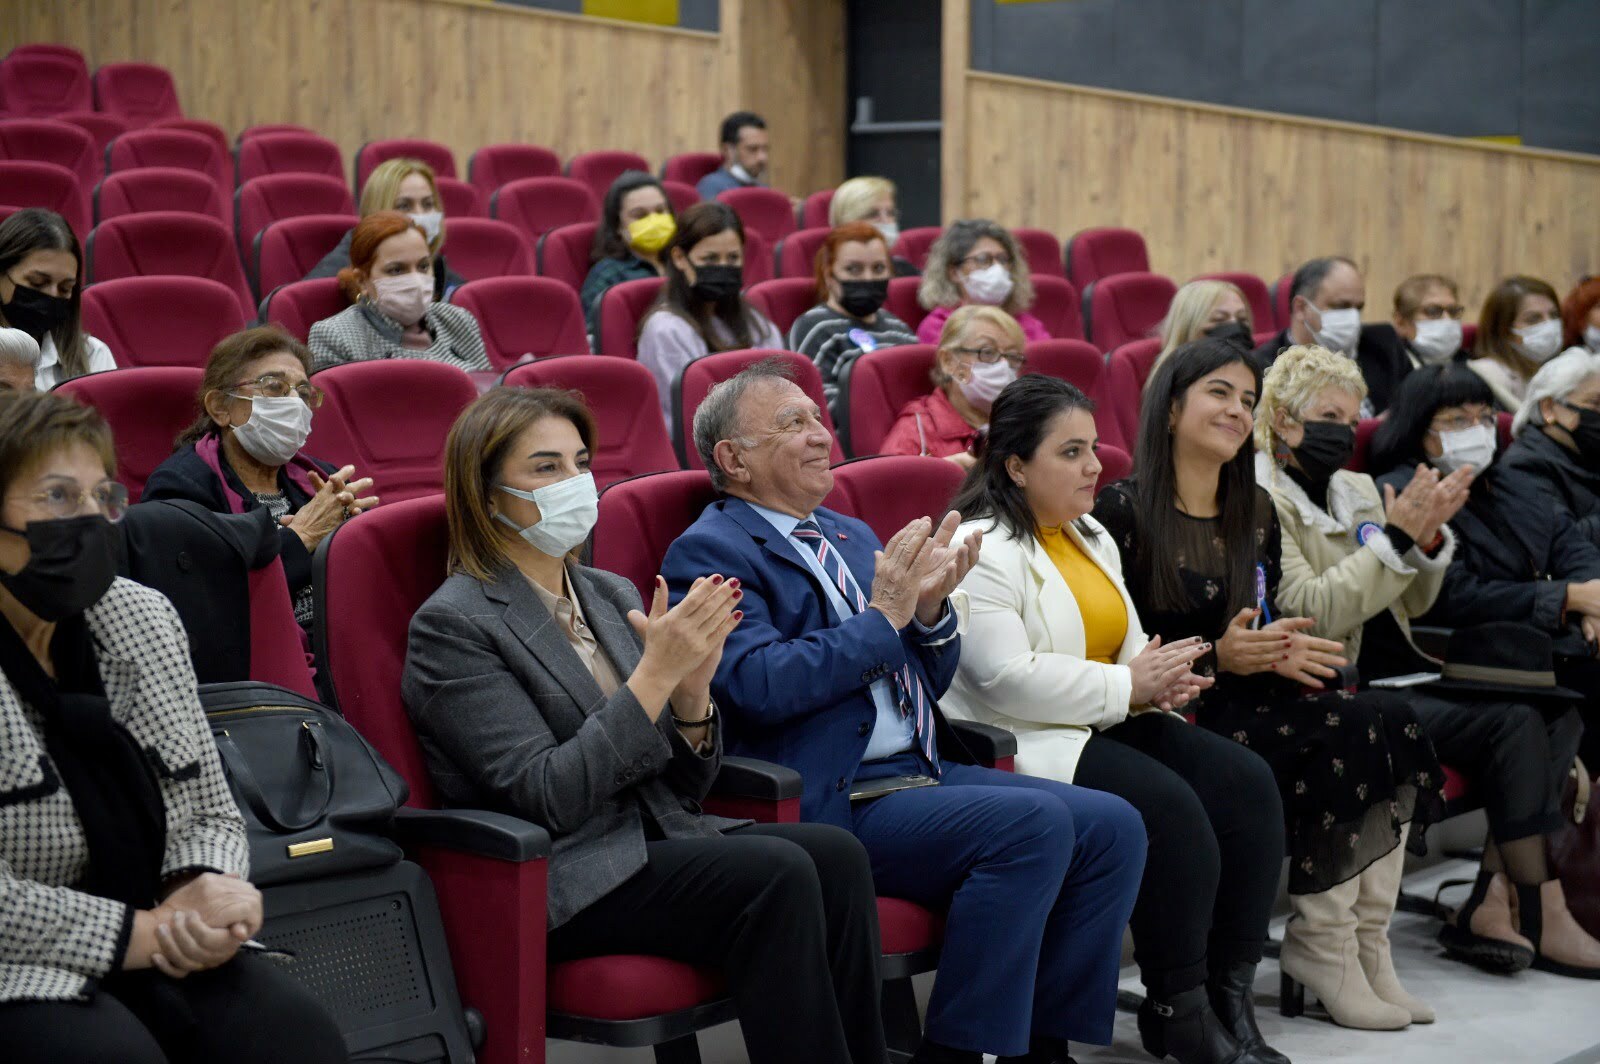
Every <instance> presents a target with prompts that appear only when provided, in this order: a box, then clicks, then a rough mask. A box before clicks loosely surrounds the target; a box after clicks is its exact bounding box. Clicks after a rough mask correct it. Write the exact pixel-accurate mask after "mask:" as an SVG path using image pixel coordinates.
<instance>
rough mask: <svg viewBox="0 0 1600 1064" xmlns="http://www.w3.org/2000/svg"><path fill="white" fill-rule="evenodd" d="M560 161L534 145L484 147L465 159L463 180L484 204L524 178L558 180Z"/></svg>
mask: <svg viewBox="0 0 1600 1064" xmlns="http://www.w3.org/2000/svg"><path fill="white" fill-rule="evenodd" d="M560 176H561V157H560V156H559V155H557V154H556V153H555V152H553V151H551V150H550V149H549V148H543V147H540V146H539V145H537V144H485V145H484V146H483V147H481V148H479V149H478V150H477V151H475V152H473V153H472V155H471V156H470V157H469V158H468V159H467V180H468V181H470V182H472V187H473V188H476V189H477V190H478V191H479V193H481V194H482V196H483V201H484V202H485V203H488V202H489V197H490V196H492V195H494V192H495V189H497V188H499V187H500V186H501V185H505V184H509V183H510V182H512V181H520V180H522V179H523V178H525V177H560Z"/></svg>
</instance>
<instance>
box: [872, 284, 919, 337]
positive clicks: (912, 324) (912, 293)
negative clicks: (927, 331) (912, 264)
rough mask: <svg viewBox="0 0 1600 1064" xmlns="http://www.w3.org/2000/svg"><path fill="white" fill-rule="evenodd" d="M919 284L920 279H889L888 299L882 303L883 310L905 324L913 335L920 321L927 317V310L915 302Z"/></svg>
mask: <svg viewBox="0 0 1600 1064" xmlns="http://www.w3.org/2000/svg"><path fill="white" fill-rule="evenodd" d="M921 284H922V278H920V277H891V278H889V298H888V299H886V300H884V302H883V305H884V308H885V309H886V310H888V311H889V313H890V314H893V315H894V316H895V317H897V318H899V319H900V320H901V321H903V322H905V323H906V326H907V327H908V328H910V330H911V331H912V332H913V333H915V332H916V331H917V326H918V325H921V324H922V319H923V318H926V317H927V316H928V312H927V310H926V309H924V308H923V306H922V304H921V303H919V302H917V287H918V286H919V285H921Z"/></svg>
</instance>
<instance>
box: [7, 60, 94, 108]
mask: <svg viewBox="0 0 1600 1064" xmlns="http://www.w3.org/2000/svg"><path fill="white" fill-rule="evenodd" d="M93 107H94V95H93V92H92V91H91V89H90V87H89V68H88V67H87V66H86V65H85V64H84V61H83V56H82V55H77V56H71V55H67V54H65V53H64V52H58V53H54V54H52V53H49V52H40V51H23V49H21V48H15V49H12V51H11V54H9V55H7V56H6V58H5V61H4V62H0V108H3V109H4V110H5V112H6V113H7V114H10V115H16V116H18V117H32V118H48V117H50V116H51V115H56V114H60V113H61V112H62V111H88V110H92V109H93Z"/></svg>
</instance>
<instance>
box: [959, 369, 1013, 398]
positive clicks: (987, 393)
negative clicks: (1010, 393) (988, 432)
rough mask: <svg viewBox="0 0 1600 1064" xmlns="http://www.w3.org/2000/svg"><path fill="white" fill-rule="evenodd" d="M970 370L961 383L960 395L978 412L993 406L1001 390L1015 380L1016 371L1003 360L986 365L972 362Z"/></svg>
mask: <svg viewBox="0 0 1600 1064" xmlns="http://www.w3.org/2000/svg"><path fill="white" fill-rule="evenodd" d="M971 368H972V372H971V374H970V375H969V376H968V377H967V379H966V380H964V381H962V382H961V394H962V395H964V396H966V397H967V402H969V403H971V404H972V405H973V406H975V407H977V408H978V409H979V410H988V409H989V408H990V407H992V406H994V400H995V397H996V396H997V395H999V394H1000V391H1001V389H1003V388H1004V387H1005V386H1006V385H1008V384H1010V383H1011V382H1012V381H1014V380H1016V379H1017V371H1016V370H1014V369H1012V368H1011V363H1010V362H1008V361H1006V360H1005V359H1003V358H1002V359H1001V360H1000V361H998V362H990V363H987V364H986V363H983V362H977V361H974V362H973V363H972V367H971Z"/></svg>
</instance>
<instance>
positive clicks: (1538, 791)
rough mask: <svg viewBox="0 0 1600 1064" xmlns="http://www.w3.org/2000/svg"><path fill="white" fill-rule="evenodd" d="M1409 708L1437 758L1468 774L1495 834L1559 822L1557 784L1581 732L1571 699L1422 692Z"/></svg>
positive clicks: (1499, 837) (1526, 832)
mask: <svg viewBox="0 0 1600 1064" xmlns="http://www.w3.org/2000/svg"><path fill="white" fill-rule="evenodd" d="M1411 708H1412V709H1413V710H1414V711H1415V712H1416V714H1417V720H1419V721H1420V722H1421V723H1422V730H1423V732H1424V733H1426V734H1427V736H1428V738H1429V739H1431V740H1432V741H1433V748H1434V749H1435V750H1437V751H1438V752H1439V760H1440V761H1442V762H1444V763H1445V764H1447V765H1449V766H1450V767H1451V768H1454V769H1458V770H1459V771H1461V772H1463V773H1465V774H1466V775H1467V776H1469V777H1471V779H1472V785H1473V790H1474V793H1476V794H1477V795H1478V796H1479V797H1481V799H1482V801H1483V805H1484V811H1485V812H1486V813H1487V814H1488V817H1489V830H1490V831H1491V832H1492V833H1493V834H1494V837H1495V839H1496V841H1499V842H1515V841H1516V840H1518V839H1525V838H1528V837H1529V836H1532V835H1546V834H1549V833H1550V832H1552V831H1555V830H1556V829H1557V828H1559V827H1561V823H1562V818H1561V787H1562V784H1563V783H1564V782H1565V780H1566V777H1567V770H1568V769H1569V768H1570V767H1571V766H1572V757H1573V755H1574V754H1575V753H1576V752H1577V750H1578V742H1579V739H1580V738H1581V736H1582V733H1583V722H1582V720H1581V719H1580V717H1579V715H1578V711H1577V710H1576V709H1574V708H1573V707H1571V706H1570V705H1566V706H1563V705H1559V704H1557V705H1553V706H1552V707H1551V708H1548V709H1536V708H1534V707H1533V706H1531V705H1524V704H1523V703H1520V702H1489V701H1483V702H1476V701H1471V700H1469V699H1466V698H1462V699H1460V700H1457V699H1455V698H1454V697H1452V698H1443V697H1440V696H1438V695H1434V694H1428V693H1425V692H1420V691H1419V692H1416V693H1415V694H1413V695H1412V696H1411Z"/></svg>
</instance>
